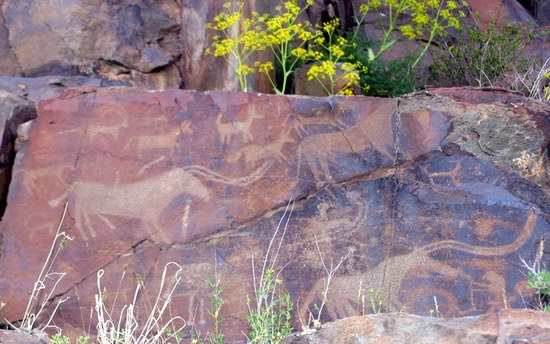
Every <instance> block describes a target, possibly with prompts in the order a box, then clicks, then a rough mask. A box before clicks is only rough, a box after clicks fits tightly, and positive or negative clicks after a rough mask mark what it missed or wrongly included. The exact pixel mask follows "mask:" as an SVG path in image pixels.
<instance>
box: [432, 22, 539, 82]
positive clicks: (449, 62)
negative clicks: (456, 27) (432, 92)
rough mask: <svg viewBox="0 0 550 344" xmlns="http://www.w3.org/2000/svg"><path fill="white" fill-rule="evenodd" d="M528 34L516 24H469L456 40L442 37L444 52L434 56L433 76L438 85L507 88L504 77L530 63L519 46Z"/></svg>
mask: <svg viewBox="0 0 550 344" xmlns="http://www.w3.org/2000/svg"><path fill="white" fill-rule="evenodd" d="M531 38H532V34H531V32H530V31H529V30H526V29H524V28H522V27H521V26H519V25H510V24H507V25H504V26H499V25H498V24H497V22H496V20H493V21H491V23H490V24H489V26H488V27H487V29H485V30H480V29H478V28H477V27H469V28H468V29H467V30H464V31H462V32H461V34H460V35H459V36H458V41H457V42H456V43H455V44H450V43H448V42H446V41H445V40H443V47H444V49H445V52H444V53H443V55H442V56H439V57H435V58H434V64H433V75H432V77H433V79H434V81H435V83H436V84H437V85H440V86H478V87H483V86H490V87H504V88H511V84H510V82H509V81H508V80H509V79H507V77H509V76H510V75H512V74H517V73H520V74H521V73H526V72H527V70H528V67H529V66H530V64H531V63H532V61H530V60H529V59H527V58H525V57H523V56H521V50H522V49H523V47H524V46H525V45H526V43H527V42H528V41H529V40H530V39H531Z"/></svg>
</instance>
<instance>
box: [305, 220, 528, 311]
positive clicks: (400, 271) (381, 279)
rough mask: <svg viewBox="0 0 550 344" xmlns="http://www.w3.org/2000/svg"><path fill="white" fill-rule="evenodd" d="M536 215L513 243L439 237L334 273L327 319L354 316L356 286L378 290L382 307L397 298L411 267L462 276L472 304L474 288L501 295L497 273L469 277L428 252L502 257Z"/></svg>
mask: <svg viewBox="0 0 550 344" xmlns="http://www.w3.org/2000/svg"><path fill="white" fill-rule="evenodd" d="M536 220H537V216H536V215H535V213H534V212H530V213H529V215H528V216H527V219H526V221H525V225H524V226H523V228H522V229H520V231H519V235H518V236H517V237H516V238H515V240H514V241H513V242H511V243H510V244H506V245H501V246H496V247H487V246H476V245H468V244H466V243H462V242H459V241H454V240H443V241H439V242H435V243H432V244H428V245H426V246H423V247H420V248H417V249H415V250H414V251H412V252H411V253H408V254H403V255H397V256H393V257H389V258H386V259H385V260H384V261H383V262H381V263H380V264H379V265H377V266H376V267H374V268H373V269H372V270H369V271H366V272H363V273H360V274H355V275H351V276H335V277H334V278H333V279H332V281H331V284H330V290H329V295H328V299H329V300H330V302H329V303H328V304H327V312H328V314H329V315H330V317H331V319H338V318H342V317H345V316H351V315H356V312H357V308H356V306H357V305H356V303H357V299H356V296H357V295H358V293H359V288H366V289H369V288H372V289H373V290H375V291H377V292H379V293H381V301H382V302H383V303H385V305H386V306H391V305H390V303H391V302H395V300H398V297H399V291H400V289H401V285H402V283H403V281H404V279H405V278H406V277H407V274H408V273H409V272H411V271H413V270H419V271H428V272H431V273H437V274H439V275H442V276H443V277H446V278H449V279H453V280H456V279H457V278H466V279H467V280H468V282H469V284H470V290H469V292H470V296H469V299H470V304H472V305H473V304H475V302H474V293H475V292H476V291H483V292H489V293H491V294H493V295H495V298H499V297H505V296H503V295H504V294H505V290H506V286H505V279H504V278H503V276H501V275H499V274H498V273H495V272H491V271H487V272H485V274H484V276H483V278H478V279H476V278H474V277H472V276H469V275H468V274H467V273H466V272H465V271H463V270H462V269H460V268H457V267H453V266H450V265H449V264H445V263H443V262H441V261H438V260H436V259H434V258H432V257H430V254H431V253H434V252H436V251H439V250H455V251H459V252H465V253H469V254H472V255H475V256H480V257H494V256H502V255H505V254H509V253H511V252H515V251H516V250H517V249H518V248H519V247H520V246H521V245H523V244H524V243H525V242H526V241H527V240H528V239H529V238H530V236H531V234H532V233H533V230H534V227H535V223H536ZM324 283H325V281H324V279H321V280H319V281H317V283H316V284H315V286H314V287H313V288H312V289H311V291H310V292H309V293H308V295H307V296H306V298H305V300H304V303H302V305H303V306H302V309H301V314H303V315H307V314H308V312H309V309H311V306H312V305H313V303H314V301H315V300H316V299H318V298H319V297H320V295H321V291H322V290H323V288H324ZM504 302H506V300H502V303H504ZM501 305H502V304H501Z"/></svg>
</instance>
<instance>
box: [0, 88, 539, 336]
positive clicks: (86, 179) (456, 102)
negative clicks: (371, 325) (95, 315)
mask: <svg viewBox="0 0 550 344" xmlns="http://www.w3.org/2000/svg"><path fill="white" fill-rule="evenodd" d="M549 112H550V108H549V106H548V105H547V104H546V105H545V104H542V103H537V102H531V101H528V100H526V99H523V98H519V97H517V96H515V95H510V94H508V93H501V92H490V91H483V90H480V91H471V90H468V89H443V90H439V91H429V92H427V93H423V94H418V95H416V96H412V97H405V98H399V99H378V98H364V97H352V98H347V97H331V98H307V97H298V96H295V97H282V96H271V95H262V94H252V93H227V92H211V93H200V92H192V91H164V92H152V91H143V90H137V89H125V88H118V89H108V88H103V89H96V88H84V89H74V90H70V91H67V92H65V93H64V94H63V95H62V96H60V97H59V98H56V99H49V100H44V101H42V102H40V105H39V115H38V119H37V120H35V125H34V126H33V128H32V131H31V133H30V140H29V143H28V144H27V145H26V146H25V147H24V148H23V151H22V154H21V155H18V159H17V161H16V164H15V167H14V180H13V182H12V184H11V186H10V192H9V197H8V204H9V206H8V209H7V212H6V214H5V216H4V219H3V221H2V224H1V233H2V250H1V252H2V255H1V257H0V295H1V300H0V301H2V302H4V303H6V306H5V307H4V308H2V309H1V310H0V319H7V320H8V321H16V320H18V319H21V317H22V313H23V311H24V307H25V305H26V301H27V297H28V296H27V292H29V291H30V290H31V289H32V285H33V283H34V281H35V279H36V276H37V275H38V272H39V270H40V267H41V265H42V263H43V262H44V260H45V258H46V255H47V252H48V250H49V247H50V244H51V240H53V236H54V233H55V230H56V228H57V226H58V223H59V220H60V218H61V213H62V212H63V208H64V204H65V202H68V213H67V216H66V218H65V220H64V222H63V224H62V226H61V229H62V230H64V231H65V232H66V233H67V234H69V235H70V236H71V237H74V240H73V241H72V242H70V243H68V244H67V245H66V246H65V248H64V249H63V250H62V251H61V252H60V254H59V255H58V257H57V260H56V263H55V264H54V266H53V267H52V271H56V272H66V276H65V278H64V279H63V280H62V282H61V283H60V285H59V286H58V289H57V290H56V293H55V295H56V296H55V298H56V300H61V299H64V297H65V296H72V297H71V298H70V299H68V300H67V301H65V302H64V303H63V304H62V305H61V306H60V308H59V310H58V311H57V313H56V315H55V317H54V321H55V323H56V325H57V326H60V327H64V328H65V329H69V330H70V329H71V328H73V327H74V328H82V325H81V324H82V319H83V317H84V319H86V321H88V318H87V317H88V316H87V314H89V309H90V308H91V307H93V302H94V301H93V295H94V294H96V293H97V281H96V272H97V271H98V270H99V269H103V270H104V271H105V274H104V275H103V277H102V280H101V285H102V286H103V287H104V288H105V289H106V290H107V291H108V292H109V293H110V295H117V297H116V298H114V299H115V300H116V305H115V306H114V309H115V310H117V309H120V308H121V307H122V305H123V304H125V303H128V302H130V301H131V299H132V297H133V294H134V288H135V284H136V281H141V282H143V284H144V285H145V286H146V289H145V290H144V291H143V293H141V294H140V295H139V298H138V302H139V303H140V304H141V305H142V306H141V308H140V309H141V310H142V311H145V310H147V309H148V307H150V305H151V300H154V299H155V298H156V296H157V293H158V289H159V286H160V282H161V280H162V275H163V269H164V267H165V266H166V264H167V263H169V262H176V263H178V264H179V265H181V267H182V269H183V270H182V271H183V275H182V279H181V280H180V283H179V284H178V285H177V286H176V289H175V293H174V295H173V301H172V302H173V304H172V310H173V311H174V312H178V315H181V316H183V317H184V318H185V319H188V320H189V319H194V320H195V323H196V325H197V326H199V328H201V329H203V330H205V329H207V328H209V327H210V326H211V325H212V319H211V318H210V317H209V316H208V314H207V309H208V305H209V301H208V300H209V298H210V290H209V288H207V287H206V285H205V284H204V282H203V280H204V278H207V277H212V276H213V275H214V274H215V272H217V273H219V274H221V275H222V276H223V283H224V284H225V285H226V286H227V288H226V290H225V291H224V293H223V297H224V298H225V299H226V305H225V306H224V309H223V311H222V313H223V316H224V318H225V321H224V323H223V327H224V330H225V332H226V339H227V340H229V341H231V340H235V341H242V340H243V335H242V333H241V331H246V312H247V305H246V296H247V295H249V296H251V295H252V293H253V289H252V283H253V282H252V276H253V274H252V268H251V266H252V262H251V258H252V257H254V261H253V263H254V264H255V271H256V272H258V271H260V270H261V265H262V259H263V257H264V255H265V254H266V251H267V247H268V245H269V243H270V241H271V238H272V237H273V236H274V233H275V228H276V227H277V224H278V223H279V221H281V220H283V223H284V222H285V221H288V226H287V230H286V232H285V233H286V234H285V237H284V238H283V242H282V245H281V249H280V251H279V254H278V260H277V264H276V266H277V267H279V268H281V267H282V266H285V268H284V270H283V271H282V275H281V276H282V277H283V278H284V280H285V285H286V287H287V288H288V289H289V291H290V292H291V294H292V296H293V298H294V300H297V301H296V302H297V304H298V306H297V310H296V314H295V319H297V318H298V313H301V314H302V315H304V314H306V313H307V312H308V308H309V309H313V308H312V307H313V304H315V303H316V304H319V302H320V300H321V291H322V289H323V285H324V278H325V277H326V276H325V273H324V269H323V265H322V262H321V261H320V257H319V252H318V251H320V253H321V254H323V257H324V261H325V263H326V264H327V265H329V264H330V260H331V259H332V260H333V261H334V263H336V262H338V260H339V259H340V258H342V257H347V258H346V259H345V260H344V262H343V263H342V265H341V267H340V269H339V270H338V271H337V273H336V275H335V276H334V278H333V279H332V284H331V288H330V290H329V293H328V300H329V303H328V305H327V306H326V307H325V311H324V313H323V316H322V317H321V318H322V320H323V321H327V320H335V319H339V318H343V317H347V316H352V315H357V314H362V313H365V312H368V297H369V295H370V293H371V292H372V293H374V294H375V298H376V301H377V302H378V303H379V304H380V305H381V307H382V308H383V310H385V311H406V312H410V313H416V314H427V312H428V310H429V309H431V308H433V307H434V297H435V298H436V299H437V301H438V305H439V310H440V312H441V314H442V315H443V316H444V317H454V316H466V315H477V314H482V313H485V312H491V311H495V310H498V309H501V308H507V307H525V306H527V305H529V304H530V302H531V301H532V300H533V298H534V294H533V292H532V291H530V290H528V289H527V288H526V283H527V280H526V277H525V268H524V267H523V266H522V264H521V261H520V258H524V259H526V260H527V261H533V260H534V259H535V258H536V257H537V255H538V253H539V251H540V250H541V247H542V248H543V250H542V252H543V253H545V254H546V253H547V252H546V251H544V247H543V246H541V245H543V244H544V238H546V237H547V235H548V232H549V231H550V194H549V190H550V182H549V180H550V177H549V169H548V163H547V159H548V144H549V140H550V117H549V115H548V114H549ZM290 199H293V200H295V203H294V206H293V211H292V214H290V216H289V213H288V212H287V213H286V214H285V209H286V205H287V203H288V201H289V200H290ZM281 234H282V230H280V231H279V232H278V234H277V238H276V242H277V241H278V240H279V239H282V238H281ZM541 243H542V244H541ZM272 253H273V251H272ZM543 259H546V255H544V256H543ZM174 267H175V265H173V264H171V265H169V267H168V268H169V271H171V272H173V270H174ZM123 272H124V275H123ZM168 275H169V276H172V274H168ZM172 283H174V279H173V278H168V279H167V280H165V287H167V285H170V284H172ZM162 295H165V294H162ZM112 300H113V298H111V299H109V301H110V302H113V301H112ZM365 300H367V301H365ZM149 309H150V308H149ZM50 310H51V309H50ZM113 316H115V317H116V315H113ZM86 321H85V322H86ZM95 321H96V320H95V319H91V320H90V323H91V328H92V329H93V328H95ZM86 327H87V326H86ZM210 328H211V327H210Z"/></svg>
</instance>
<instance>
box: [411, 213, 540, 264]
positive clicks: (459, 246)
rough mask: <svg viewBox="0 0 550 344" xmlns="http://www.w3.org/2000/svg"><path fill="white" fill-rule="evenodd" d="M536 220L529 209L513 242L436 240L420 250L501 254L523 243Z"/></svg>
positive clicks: (487, 254) (483, 254)
mask: <svg viewBox="0 0 550 344" xmlns="http://www.w3.org/2000/svg"><path fill="white" fill-rule="evenodd" d="M536 221H537V215H536V214H535V213H534V212H533V211H531V212H529V215H527V220H526V221H525V225H524V226H523V228H522V229H521V230H520V235H519V236H518V237H517V238H516V240H514V241H513V242H511V243H509V244H506V245H501V246H496V247H495V246H477V245H476V246H474V245H468V244H465V243H463V242H460V241H454V240H444V241H438V242H435V243H432V244H429V245H426V246H424V247H422V248H421V249H422V251H424V252H427V253H430V252H433V251H436V250H442V249H451V250H457V251H461V252H466V253H471V254H475V255H476V256H502V255H505V254H508V253H510V252H514V251H516V250H517V249H518V248H519V247H520V246H521V245H523V244H524V243H525V242H526V241H527V240H528V239H529V238H530V237H531V234H532V233H533V229H534V228H535V223H536Z"/></svg>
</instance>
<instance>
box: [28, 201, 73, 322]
mask: <svg viewBox="0 0 550 344" xmlns="http://www.w3.org/2000/svg"><path fill="white" fill-rule="evenodd" d="M67 207H68V204H67V203H66V204H65V208H64V209H63V215H62V216H61V220H60V221H59V226H58V227H57V231H56V232H55V238H54V240H53V242H52V246H51V248H50V252H49V253H48V256H47V258H46V261H45V262H44V265H43V266H42V270H40V274H39V275H38V279H37V280H36V282H35V283H34V287H33V290H32V292H31V296H30V298H29V302H28V303H27V307H26V309H25V314H24V316H23V320H22V321H21V324H20V325H19V329H20V330H22V331H24V332H27V333H30V332H31V331H32V330H33V329H34V328H35V323H36V321H37V320H38V318H39V317H40V315H41V314H42V312H43V311H44V308H45V307H46V306H47V305H48V301H49V300H50V299H51V298H52V297H53V295H54V292H55V289H56V288H57V285H58V284H59V282H61V280H62V279H63V277H65V273H64V272H63V273H61V272H51V269H52V265H53V263H54V262H55V259H56V258H57V255H58V254H59V252H61V250H63V248H65V245H66V244H67V242H68V241H71V240H73V238H71V237H69V236H68V235H67V234H66V233H65V232H61V225H62V224H63V221H64V219H65V215H66V214H67ZM50 281H51V282H50ZM48 289H49V291H48V292H46V290H48ZM43 293H45V294H44V295H43ZM67 300H68V298H67V297H64V298H61V299H60V300H59V301H57V304H56V305H55V308H54V310H53V311H52V313H51V315H50V318H49V319H48V320H47V321H46V323H45V324H44V325H42V327H41V328H40V329H41V330H44V329H46V328H48V327H49V326H50V323H51V321H52V318H53V316H54V314H55V313H56V312H57V309H58V308H59V306H60V305H61V304H62V303H63V302H65V301H67Z"/></svg>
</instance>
